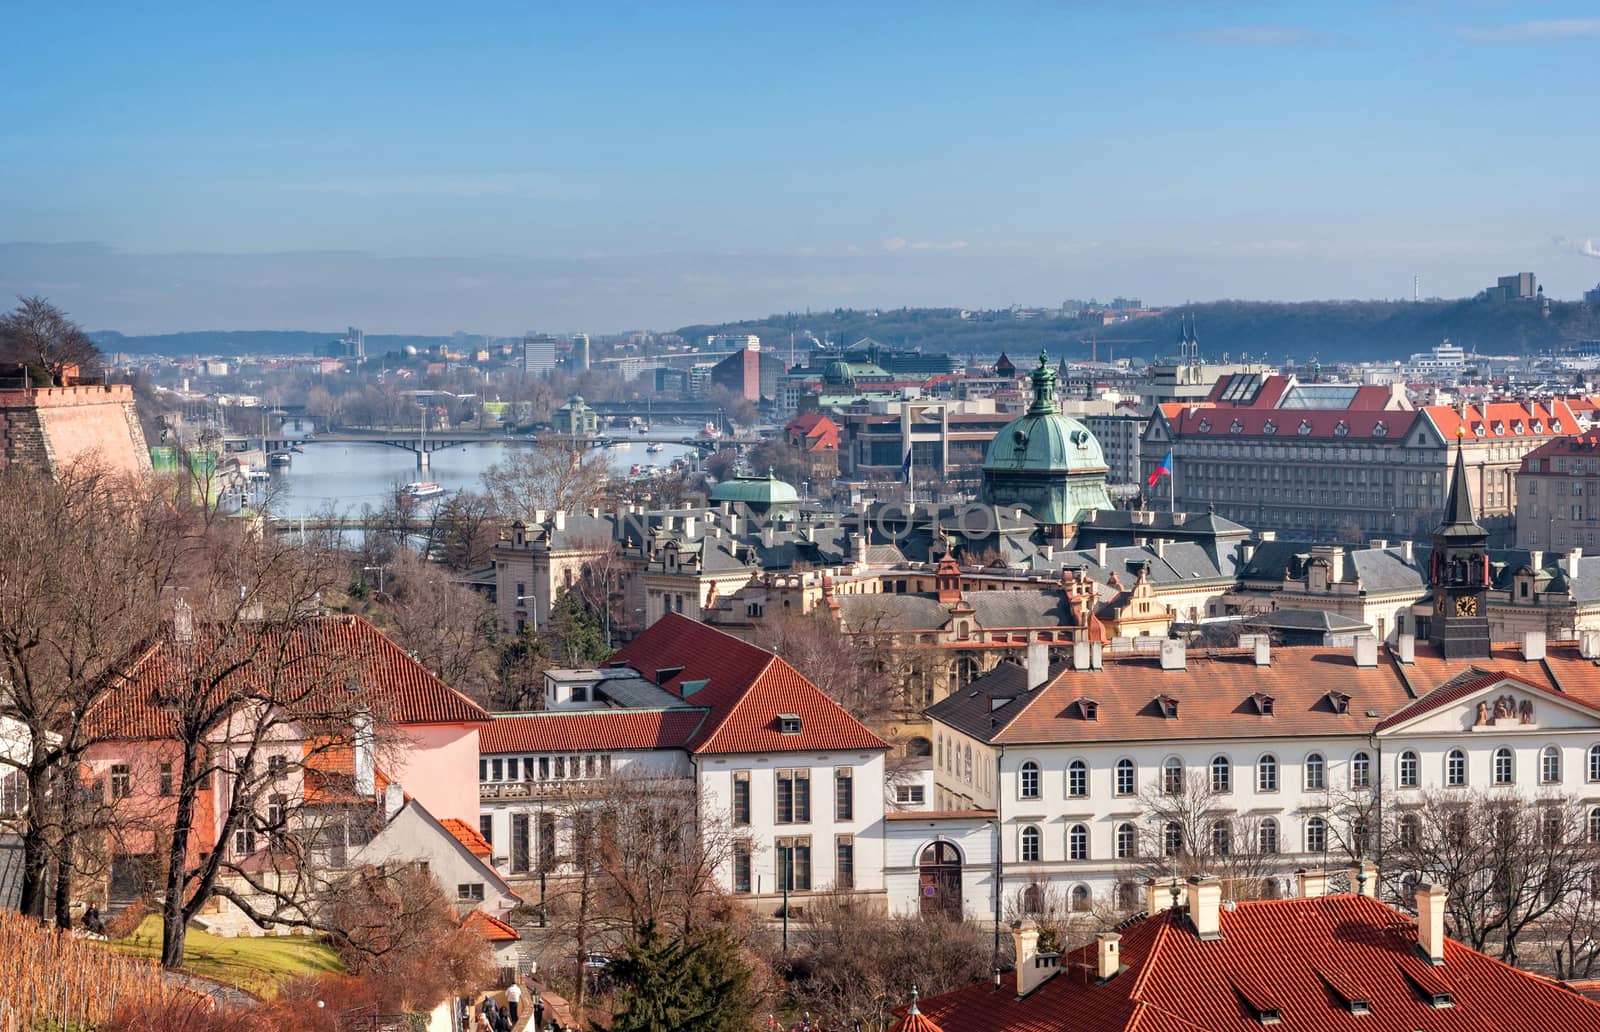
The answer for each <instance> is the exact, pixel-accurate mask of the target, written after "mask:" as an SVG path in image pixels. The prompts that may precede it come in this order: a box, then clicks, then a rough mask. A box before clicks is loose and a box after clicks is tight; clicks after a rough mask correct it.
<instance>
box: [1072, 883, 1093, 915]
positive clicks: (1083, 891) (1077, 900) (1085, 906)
mask: <svg viewBox="0 0 1600 1032" xmlns="http://www.w3.org/2000/svg"><path fill="white" fill-rule="evenodd" d="M1089 905H1090V897H1089V886H1087V885H1074V886H1073V887H1072V912H1073V913H1075V914H1087V913H1088V912H1089Z"/></svg>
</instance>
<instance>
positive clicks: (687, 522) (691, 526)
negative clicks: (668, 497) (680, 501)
mask: <svg viewBox="0 0 1600 1032" xmlns="http://www.w3.org/2000/svg"><path fill="white" fill-rule="evenodd" d="M695 529H696V521H695V518H694V517H693V516H685V517H684V518H683V536H684V537H685V538H692V537H694V532H695Z"/></svg>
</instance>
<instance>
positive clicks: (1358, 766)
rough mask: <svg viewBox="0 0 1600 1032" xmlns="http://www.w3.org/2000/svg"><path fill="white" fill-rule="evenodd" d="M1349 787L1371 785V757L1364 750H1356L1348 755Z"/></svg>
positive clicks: (1366, 786) (1369, 786) (1367, 786)
mask: <svg viewBox="0 0 1600 1032" xmlns="http://www.w3.org/2000/svg"><path fill="white" fill-rule="evenodd" d="M1350 787H1351V788H1371V787H1372V757H1371V756H1370V755H1368V754H1367V753H1366V752H1358V753H1356V754H1355V755H1354V756H1352V757H1350Z"/></svg>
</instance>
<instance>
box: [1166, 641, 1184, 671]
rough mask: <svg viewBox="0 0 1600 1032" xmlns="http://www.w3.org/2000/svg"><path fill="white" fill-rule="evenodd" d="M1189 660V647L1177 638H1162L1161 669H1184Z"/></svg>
mask: <svg viewBox="0 0 1600 1032" xmlns="http://www.w3.org/2000/svg"><path fill="white" fill-rule="evenodd" d="M1186 661H1187V649H1186V646H1185V644H1184V643H1183V642H1182V641H1179V640H1178V639H1176V638H1162V639H1161V669H1163V670H1182V669H1184V665H1185V663H1186Z"/></svg>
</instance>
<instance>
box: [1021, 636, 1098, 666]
mask: <svg viewBox="0 0 1600 1032" xmlns="http://www.w3.org/2000/svg"><path fill="white" fill-rule="evenodd" d="M1029 648H1030V649H1031V648H1032V646H1029ZM1072 669H1074V670H1088V669H1089V643H1088V642H1086V641H1075V642H1073V643H1072Z"/></svg>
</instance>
